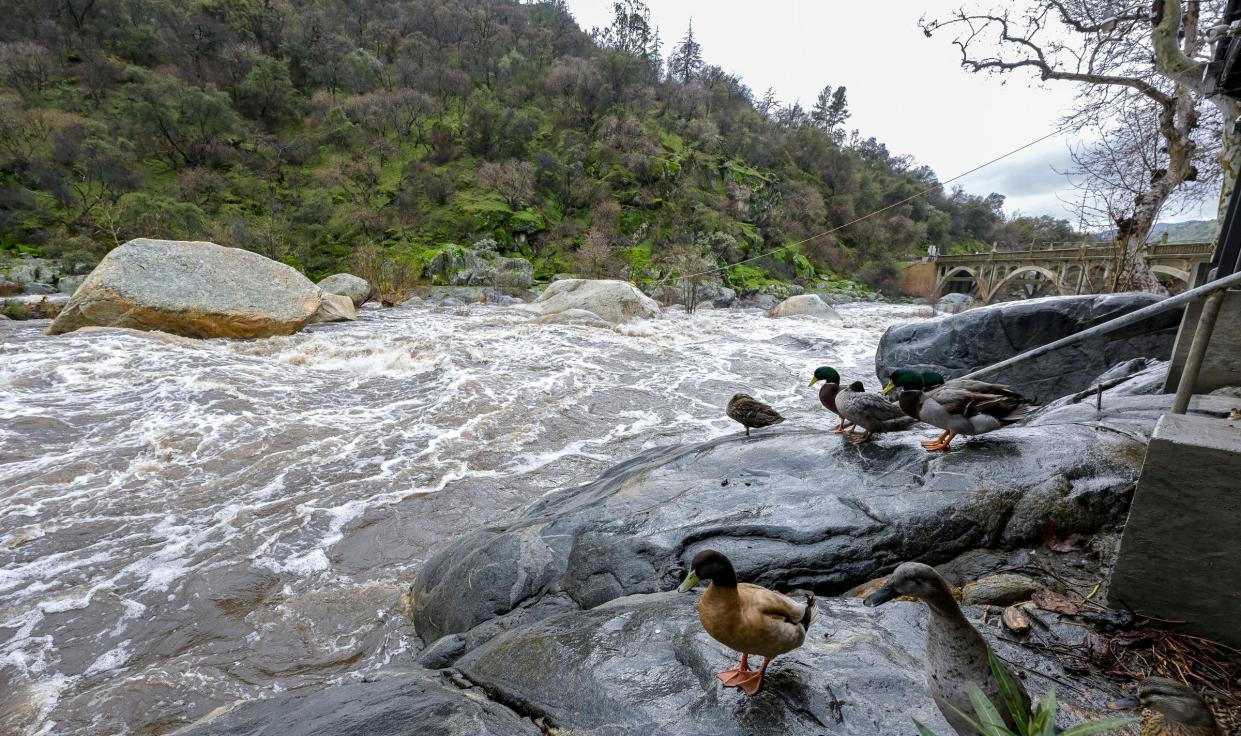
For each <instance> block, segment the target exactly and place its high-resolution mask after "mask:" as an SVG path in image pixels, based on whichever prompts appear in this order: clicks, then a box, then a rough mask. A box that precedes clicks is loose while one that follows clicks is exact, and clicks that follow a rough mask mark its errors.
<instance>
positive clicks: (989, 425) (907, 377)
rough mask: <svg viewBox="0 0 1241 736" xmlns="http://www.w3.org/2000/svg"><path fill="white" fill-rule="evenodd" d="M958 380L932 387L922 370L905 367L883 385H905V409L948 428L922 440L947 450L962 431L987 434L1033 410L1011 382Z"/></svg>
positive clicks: (902, 397) (933, 447)
mask: <svg viewBox="0 0 1241 736" xmlns="http://www.w3.org/2000/svg"><path fill="white" fill-rule="evenodd" d="M936 375H938V374H936ZM954 381H955V383H954ZM954 381H949V382H947V383H944V384H943V385H941V386H937V387H935V389H934V390H932V391H928V390H926V380H925V379H924V378H923V376H922V374H921V373H919V372H917V371H915V370H911V369H908V368H902V369H900V370H898V371H894V372H893V373H892V376H891V378H889V379H888V384H887V385H886V386H884V388H883V392H884V393H888V392H890V391H892V390H893V389H895V388H899V389H901V393H900V395H899V396H898V397H897V403H898V404H899V405H900V408H901V411H903V412H904V413H905V414H908V415H909V416H911V417H913V418H914V419H917V420H919V421H922V422H926V423H927V424H930V425H932V426H935V427H939V428H940V429H942V430H944V432H943V434H941V435H940V436H939V437H937V438H935V439H933V440H927V441H925V442H923V443H922V446H923V447H925V448H926V449H927V450H929V451H935V450H947V449H948V448H949V446H951V445H952V440H953V439H955V438H956V436H957V435H959V434H963V435H967V436H970V435H977V434H985V433H987V432H991V431H992V430H996V429H999V428H1000V427H1003V426H1004V425H1006V424H1012V423H1013V422H1016V421H1018V420H1020V419H1024V418H1025V417H1027V416H1029V414H1030V412H1031V411H1033V409H1032V408H1031V407H1030V404H1032V403H1033V402H1032V401H1031V400H1030V399H1027V398H1025V397H1024V396H1022V395H1021V394H1019V393H1017V392H1016V391H1013V390H1012V389H1011V388H1009V387H1008V386H1004V385H1001V384H990V383H983V382H981V381H966V380H964V379H954ZM983 387H986V388H983ZM975 389H982V390H975Z"/></svg>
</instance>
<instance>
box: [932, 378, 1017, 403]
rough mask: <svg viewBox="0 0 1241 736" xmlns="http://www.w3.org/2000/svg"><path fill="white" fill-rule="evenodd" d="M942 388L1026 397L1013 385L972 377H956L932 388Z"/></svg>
mask: <svg viewBox="0 0 1241 736" xmlns="http://www.w3.org/2000/svg"><path fill="white" fill-rule="evenodd" d="M941 388H950V389H951V388H955V389H963V390H965V391H973V392H974V393H979V394H998V395H1001V396H1011V397H1012V398H1014V399H1024V398H1025V397H1024V396H1022V395H1021V394H1019V393H1017V392H1016V391H1014V390H1013V387H1012V386H1006V385H1004V384H1002V383H987V382H986V381H975V380H974V379H972V378H954V379H952V380H950V381H948V382H947V383H945V384H944V385H943V386H939V387H938V388H935V389H932V391H938V390H939V389H941Z"/></svg>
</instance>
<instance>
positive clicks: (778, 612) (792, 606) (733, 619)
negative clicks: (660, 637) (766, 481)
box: [677, 549, 815, 695]
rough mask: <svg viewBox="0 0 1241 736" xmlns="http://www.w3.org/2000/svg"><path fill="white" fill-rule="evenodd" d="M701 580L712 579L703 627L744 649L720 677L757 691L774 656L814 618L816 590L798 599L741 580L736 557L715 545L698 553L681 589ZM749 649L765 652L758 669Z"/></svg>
mask: <svg viewBox="0 0 1241 736" xmlns="http://www.w3.org/2000/svg"><path fill="white" fill-rule="evenodd" d="M699 580H709V581H711V584H710V585H709V586H707V592H705V593H703V594H702V600H701V601H700V602H699V603H698V619H699V620H700V621H702V627H703V628H704V629H706V630H707V633H708V634H710V635H711V638H712V639H715V640H716V641H718V642H720V643H721V644H723V645H725V646H727V647H728V648H730V649H733V650H736V651H738V652H741V664H739V665H737V666H736V667H734V668H732V669H730V670H724V671H723V672H720V673H719V674H718V675H717V677H719V678H720V680H721V681H722V682H723V683H724V687H739V688H741V689H742V690H743V691H745V693H746V694H747V695H753V694H755V693H757V692H758V689H759V688H760V687H762V686H763V675H764V674H765V673H766V672H767V665H769V664H771V660H772V659H774V658H775V657H777V656H779V655H781V654H785V653H787V652H791V651H793V650H794V649H796V648H798V647H800V646H801V645H802V642H804V641H805V640H806V630H807V629H809V628H810V623H811V621H813V620H814V611H815V607H814V596H813V595H811V596H810V597H809V598H807V599H806V602H805V603H798V602H797V601H795V600H793V599H792V598H789V597H788V596H786V595H783V594H781V593H777V592H776V591H774V590H768V589H766V588H764V587H762V586H758V585H751V584H749V583H738V582H737V573H736V572H735V571H734V570H733V566H732V563H731V562H729V561H728V558H727V557H725V556H724V555H723V554H721V553H719V552H716V551H715V550H713V549H708V550H703V551H702V552H699V553H698V554H697V555H695V557H694V561H693V562H692V563H690V570H689V574H688V575H686V576H685V581H684V582H682V583H681V586H680V587H679V588H677V590H678V591H680V592H682V593H684V592H685V591H688V590H690V589H691V588H693V587H694V586H695V585H697V584H698V581H699ZM751 654H753V655H757V656H761V657H764V658H765V659H764V660H763V666H762V667H761V668H760V669H758V670H752V669H750V663H749V658H750V655H751Z"/></svg>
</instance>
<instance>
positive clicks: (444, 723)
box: [181, 670, 541, 736]
mask: <svg viewBox="0 0 1241 736" xmlns="http://www.w3.org/2000/svg"><path fill="white" fill-rule="evenodd" d="M181 734H182V735H183V736H409V735H410V734H418V736H463V735H464V734H469V735H470V736H540V734H541V732H540V731H539V729H538V728H536V727H535V725H534V724H533V723H532V722H531V721H529V720H527V719H525V718H522V717H521V716H519V715H518V714H516V713H514V712H513V711H512V710H509V709H508V708H505V707H504V706H502V705H497V704H496V703H493V702H491V701H489V700H488V699H487V697H486V695H485V693H483V692H482V691H481V690H480V689H478V688H475V687H470V686H469V683H466V682H463V681H461V680H460V679H459V678H454V677H453V676H452V674H451V673H437V672H429V671H426V670H413V671H410V672H407V673H400V672H397V673H392V674H389V675H387V676H382V677H379V678H377V679H375V681H373V682H359V683H353V684H349V685H339V686H336V687H331V688H328V689H326V690H321V691H319V692H314V693H309V694H304V695H280V696H277V697H274V698H268V699H265V700H255V701H250V702H248V703H243V704H241V705H239V706H237V707H236V708H234V709H233V710H231V711H228V712H226V713H223V714H221V715H218V716H215V717H214V718H210V719H209V720H207V721H206V722H205V723H201V724H198V725H195V726H193V727H191V728H189V729H188V730H186V731H183V732H181Z"/></svg>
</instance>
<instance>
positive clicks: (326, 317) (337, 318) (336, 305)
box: [310, 291, 358, 324]
mask: <svg viewBox="0 0 1241 736" xmlns="http://www.w3.org/2000/svg"><path fill="white" fill-rule="evenodd" d="M357 318H358V309H357V307H355V306H354V305H353V300H352V299H350V298H349V297H347V296H345V295H344V294H332V293H329V292H326V291H325V292H323V294H322V295H321V296H320V302H319V311H317V312H315V314H314V316H313V317H311V318H310V323H311V324H318V323H320V322H352V321H353V320H355V319H357Z"/></svg>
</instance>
